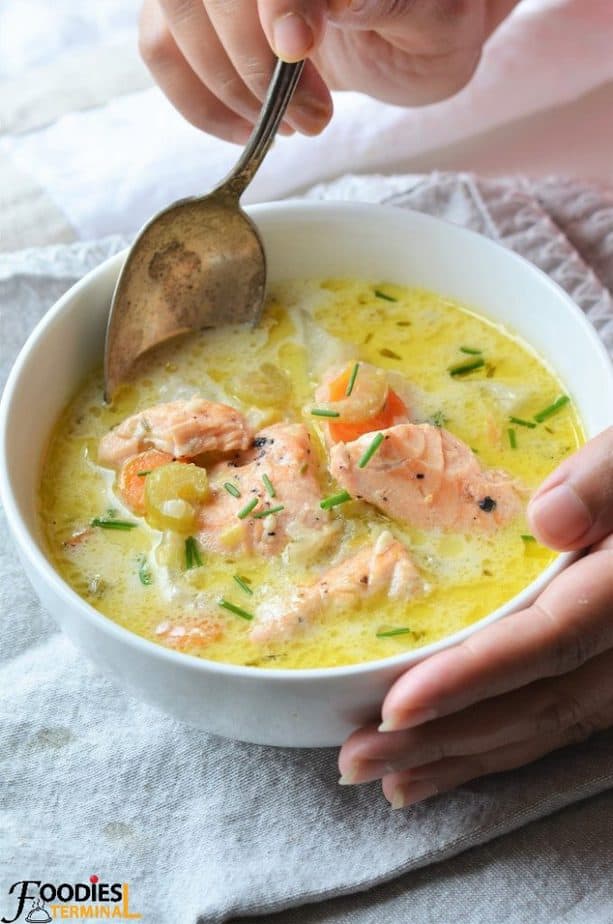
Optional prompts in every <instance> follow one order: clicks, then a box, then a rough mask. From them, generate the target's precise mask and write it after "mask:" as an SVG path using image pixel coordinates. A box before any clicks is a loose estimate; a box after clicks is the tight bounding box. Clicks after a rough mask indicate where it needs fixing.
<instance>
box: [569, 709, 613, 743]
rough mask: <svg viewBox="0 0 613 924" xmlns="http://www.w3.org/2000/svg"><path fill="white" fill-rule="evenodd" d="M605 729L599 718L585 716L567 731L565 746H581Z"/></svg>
mask: <svg viewBox="0 0 613 924" xmlns="http://www.w3.org/2000/svg"><path fill="white" fill-rule="evenodd" d="M604 727H605V725H604V723H603V722H601V721H600V720H599V718H598V717H597V716H583V717H582V718H580V719H579V720H578V721H577V722H575V723H574V724H573V725H571V726H570V727H569V728H567V729H566V734H565V744H581V742H582V741H587V739H588V738H591V737H592V735H595V734H596V733H597V732H599V731H602V730H603V728H604Z"/></svg>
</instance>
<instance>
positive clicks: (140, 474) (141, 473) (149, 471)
mask: <svg viewBox="0 0 613 924" xmlns="http://www.w3.org/2000/svg"><path fill="white" fill-rule="evenodd" d="M152 471H153V469H152V468H146V469H144V470H143V471H142V472H137V473H136V474H137V475H138V477H139V478H144V477H145V476H146V475H150V474H151V472H152Z"/></svg>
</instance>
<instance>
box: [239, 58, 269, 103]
mask: <svg viewBox="0 0 613 924" xmlns="http://www.w3.org/2000/svg"><path fill="white" fill-rule="evenodd" d="M267 64H268V62H264V61H262V60H261V59H260V58H244V59H243V61H242V62H241V66H240V70H241V75H242V78H243V80H244V82H245V83H246V84H247V86H248V87H249V89H250V90H251V91H252V93H254V94H255V95H256V96H257V97H258V99H263V98H264V96H265V95H266V91H267V90H268V84H269V83H270V68H269V67H268V66H267Z"/></svg>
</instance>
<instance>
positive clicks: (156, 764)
mask: <svg viewBox="0 0 613 924" xmlns="http://www.w3.org/2000/svg"><path fill="white" fill-rule="evenodd" d="M313 195H314V196H316V197H328V198H339V197H341V198H347V197H350V198H361V199H367V200H371V201H382V200H386V201H388V202H390V203H393V204H396V205H397V206H398V207H400V208H407V207H410V208H418V209H421V210H423V211H428V212H430V213H432V214H436V215H440V216H441V217H444V218H447V219H449V220H452V221H456V222H459V223H461V224H465V225H467V226H469V227H472V228H475V229H476V230H479V231H481V232H482V233H485V234H488V235H490V236H493V237H495V238H497V239H498V240H499V241H500V242H501V243H503V244H505V245H507V246H510V247H513V248H514V249H516V250H518V251H519V252H520V253H523V254H524V255H526V256H527V257H528V258H529V259H531V260H532V261H533V262H535V263H537V264H538V265H540V266H541V267H542V268H544V269H545V270H546V271H547V272H548V273H549V274H550V275H551V276H552V277H553V278H555V279H556V280H557V281H558V282H559V283H560V284H561V285H563V286H564V287H565V288H566V289H567V291H569V292H570V294H571V295H572V296H573V297H574V298H575V300H576V301H577V302H578V304H579V305H580V306H581V307H582V308H583V310H584V311H586V313H587V315H588V316H589V317H590V318H591V320H592V321H593V323H594V324H595V326H596V327H597V329H598V330H599V332H600V335H601V336H602V337H603V339H604V340H605V342H606V343H607V345H608V346H609V348H610V349H613V303H612V299H611V295H610V293H609V291H608V290H607V288H606V286H605V285H604V282H603V280H602V279H601V278H599V277H598V276H597V274H596V273H595V272H594V270H593V269H592V268H591V266H590V252H591V249H592V247H593V246H594V249H595V252H596V253H597V259H598V261H600V262H601V263H602V261H603V254H604V248H603V244H602V240H601V237H602V236H597V235H595V233H594V224H595V223H596V225H597V224H598V223H600V222H602V217H601V214H602V211H603V209H605V210H606V208H607V206H606V203H605V205H603V202H602V199H601V198H600V197H599V195H598V194H597V191H596V190H594V189H592V188H584V187H581V186H577V185H575V186H574V188H573V190H572V194H571V189H570V188H569V185H568V183H561V182H560V183H557V184H556V181H550V182H549V183H548V185H547V187H546V189H545V190H544V192H543V194H542V196H540V195H539V187H536V186H534V185H533V184H530V183H529V182H527V181H521V180H509V181H492V180H489V181H484V180H479V179H476V178H475V177H472V176H468V175H465V176H464V175H461V176H457V175H444V174H443V175H434V176H429V177H406V176H405V177H392V178H381V177H375V178H364V177H362V178H352V177H348V178H344V179H343V180H341V181H339V182H338V183H336V184H333V185H332V186H331V187H326V188H322V187H320V188H318V189H316V190H314V191H313ZM545 201H546V202H547V203H548V207H547V209H545V208H544V207H543V205H542V204H541V202H545ZM581 203H583V206H582V207H580V205H581ZM554 212H555V220H554V218H553V217H552V215H553V214H554ZM562 226H566V227H568V228H569V229H572V232H573V236H574V239H575V240H577V241H578V242H581V247H582V255H581V254H580V253H579V252H578V250H577V249H576V248H575V247H574V246H573V245H572V244H571V242H570V240H569V237H567V236H566V235H565V234H564V233H563V232H562V231H561V230H560V228H561V227H562ZM123 243H124V239H122V238H119V237H116V238H112V239H107V240H105V241H100V242H94V243H90V244H73V245H69V246H65V245H58V246H56V247H53V248H48V249H40V250H39V249H33V250H30V251H23V252H21V253H18V254H13V255H11V254H5V255H0V307H1V310H2V329H3V337H2V340H1V343H0V350H1V351H2V355H1V357H0V358H1V361H2V366H1V369H2V374H3V375H4V374H5V373H6V371H7V368H8V364H9V363H10V362H11V361H12V359H13V358H14V355H15V352H16V351H17V349H18V347H19V346H20V344H21V343H22V342H23V340H24V338H25V336H26V335H27V333H28V331H29V330H30V329H31V327H32V325H33V324H34V323H35V321H36V320H37V319H38V318H39V317H40V316H42V314H44V312H45V311H46V310H47V308H48V307H49V305H50V304H51V302H52V301H53V300H54V299H55V298H56V297H57V296H58V295H59V294H60V293H61V292H62V291H64V290H65V289H66V288H67V287H68V286H69V285H70V284H71V283H72V282H73V281H75V280H76V279H77V278H78V277H79V276H81V275H82V274H83V273H84V272H86V271H87V270H88V269H90V268H91V267H92V266H94V265H96V264H97V263H98V262H100V260H101V259H103V258H104V257H105V256H107V255H108V254H110V253H112V252H115V251H116V250H118V249H119V248H120V247H121V246H122V244H123ZM0 611H1V614H2V618H1V619H0V639H1V641H0V657H1V660H0V688H1V689H2V691H3V695H2V701H1V704H0V709H1V711H2V720H1V724H0V780H3V781H4V782H3V783H2V784H1V787H2V789H1V794H0V798H1V802H2V805H1V809H2V814H1V816H0V818H1V825H2V853H1V855H0V908H1V909H2V914H4V915H5V916H7V917H10V913H9V914H7V911H9V912H10V907H12V906H10V907H8V908H7V910H5V906H6V902H7V890H8V888H9V886H10V884H11V883H13V882H15V881H16V880H20V879H24V878H36V879H38V878H41V879H43V880H44V881H49V882H64V881H73V880H77V881H87V878H88V877H89V875H91V874H95V875H98V876H100V878H101V879H103V880H105V881H121V882H124V881H125V882H129V884H130V902H131V910H132V911H134V912H140V913H141V914H142V915H143V920H144V921H146V922H152V924H177V922H181V924H196V922H198V924H205V922H206V924H214V922H222V921H228V920H231V919H232V918H233V917H236V916H239V915H242V916H248V915H258V914H259V915H264V916H265V917H268V916H269V915H270V914H272V913H273V912H274V911H278V910H282V909H287V908H296V907H297V906H300V905H304V904H306V903H313V902H318V901H322V900H324V899H328V898H332V897H334V896H339V895H346V894H349V893H356V892H360V891H363V890H366V889H370V888H373V887H375V886H377V885H381V884H383V883H386V882H389V881H391V880H393V879H395V878H396V877H399V876H401V875H402V874H404V873H407V872H408V871H410V870H414V869H417V868H419V867H424V866H426V865H428V864H432V863H435V862H439V861H441V860H444V859H445V858H448V857H451V856H452V855H454V854H457V853H459V852H460V851H463V850H466V849H467V848H470V847H474V846H476V845H479V844H483V843H484V842H486V841H489V840H491V839H492V838H495V837H497V836H498V835H500V834H502V833H505V832H509V831H513V830H514V829H516V828H519V827H520V826H522V825H525V824H526V823H527V822H530V821H532V820H534V819H538V818H541V817H543V816H545V815H548V814H549V813H551V812H554V811H557V810H558V809H561V808H563V807H564V806H567V805H569V804H571V803H577V802H580V801H581V800H584V799H586V798H588V797H590V796H593V795H595V794H597V793H599V792H602V791H604V790H606V789H609V788H611V787H613V732H608V733H604V734H601V735H599V736H597V737H595V738H593V739H591V740H590V741H588V742H587V743H585V744H582V745H580V746H576V747H573V748H568V749H565V750H561V751H558V752H556V753H554V754H551V755H549V756H548V757H546V758H544V759H542V760H540V761H538V762H537V763H535V764H532V765H530V766H528V767H524V768H522V769H520V770H516V771H514V772H511V773H505V774H501V775H498V776H495V777H489V778H487V779H482V780H478V781H475V782H473V783H470V784H468V785H465V786H463V787H461V788H460V789H459V790H457V791H456V792H454V793H450V794H447V795H441V796H439V797H436V798H434V799H431V800H429V801H428V802H426V803H424V804H421V805H418V806H416V807H414V808H412V809H410V810H407V811H400V812H392V811H390V809H389V806H388V805H387V803H386V802H385V800H384V799H383V797H382V796H381V793H380V790H379V787H378V785H377V784H372V785H368V786H359V787H343V788H341V787H339V786H338V785H337V782H336V781H337V776H338V773H337V769H336V753H335V751H334V750H331V749H323V750H311V751H309V750H307V751H298V750H290V749H282V748H281V749H278V748H277V749H273V748H266V747H259V746H255V745H249V744H243V743H240V742H234V741H227V740H222V739H220V738H216V737H213V736H210V735H207V734H205V733H204V732H201V731H199V730H194V729H192V728H189V727H186V726H183V725H180V724H179V723H177V722H175V721H173V720H172V719H170V718H167V717H166V716H164V715H160V714H159V713H157V712H155V711H154V710H153V709H152V708H151V707H149V706H146V705H143V704H141V703H139V702H137V701H135V700H134V699H133V698H132V697H130V696H129V695H128V694H126V693H125V692H124V691H123V690H122V689H120V688H118V687H117V686H116V684H115V683H114V682H112V681H111V680H109V679H107V678H106V677H101V676H99V675H98V674H97V672H96V670H95V669H94V667H93V666H91V665H90V664H89V663H88V662H85V661H84V659H83V658H82V657H81V655H80V654H79V652H77V651H76V650H75V649H74V648H73V647H72V645H71V643H70V642H68V640H67V639H65V638H64V637H63V636H62V635H61V634H60V633H59V632H58V630H57V629H56V627H55V626H54V624H53V622H52V620H51V619H50V617H49V616H48V615H47V614H46V613H45V612H44V611H43V610H42V608H41V606H40V605H39V603H38V602H37V600H36V599H35V597H34V594H33V592H32V591H31V589H30V587H29V585H28V583H27V578H26V575H25V574H24V573H23V570H22V568H21V566H20V564H19V563H18V561H17V559H16V557H15V554H14V551H13V549H12V547H11V542H10V539H9V535H8V531H7V527H6V524H5V523H4V522H2V526H1V528H0ZM579 810H580V808H576V809H574V810H573V811H579ZM573 817H574V816H573ZM586 817H587V816H586ZM588 835H589V832H587V831H586V836H588ZM472 887H473V888H474V883H473V886H472ZM389 888H390V889H392V888H393V886H389ZM465 897H466V900H467V904H466V907H465V908H462V917H463V920H465V921H468V922H470V921H471V917H470V896H469V895H467V896H465ZM382 900H383V899H382ZM454 907H455V908H456V909H457V908H458V907H459V905H458V901H457V900H456V902H455V905H454ZM524 911H525V905H522V906H521V909H520V908H519V906H518V916H517V917H516V918H513V917H511V916H509V918H508V920H509V921H517V922H520V921H525V920H526V919H527V918H526V917H522V916H521V915H522V914H524ZM371 912H372V908H371V909H369V908H368V907H366V906H365V908H364V921H365V922H366V921H375V920H376V921H379V920H382V921H385V920H386V919H385V918H377V917H376V916H375V917H372V916H371V917H367V916H366V915H367V914H370V913H371ZM360 916H361V913H360V911H359V909H357V910H356V909H354V911H353V913H352V916H351V920H352V922H354V921H355V922H360ZM322 919H323V918H322ZM529 919H531V920H532V919H534V920H536V916H534V917H533V916H532V915H530V917H529ZM390 920H391V919H390ZM412 920H413V922H414V924H421V922H422V921H423V922H426V921H428V920H432V918H429V917H426V916H425V913H424V916H421V917H419V918H418V917H412ZM539 920H540V919H539ZM552 920H553V919H552Z"/></svg>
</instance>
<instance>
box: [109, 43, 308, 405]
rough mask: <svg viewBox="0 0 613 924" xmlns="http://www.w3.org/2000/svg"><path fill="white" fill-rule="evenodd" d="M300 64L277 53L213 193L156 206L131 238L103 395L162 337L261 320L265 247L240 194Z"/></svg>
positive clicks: (115, 303)
mask: <svg viewBox="0 0 613 924" xmlns="http://www.w3.org/2000/svg"><path fill="white" fill-rule="evenodd" d="M303 64H304V62H302V61H300V62H298V63H297V64H286V63H285V62H282V61H278V62H277V65H276V67H275V71H274V74H273V76H272V80H271V83H270V87H269V88H268V94H267V96H266V100H265V101H264V105H263V107H262V112H261V114H260V118H259V119H258V122H257V124H256V126H255V128H254V129H253V133H252V135H251V137H250V139H249V141H248V142H247V145H246V147H245V150H244V151H243V154H242V156H241V157H240V159H239V161H238V163H237V164H236V166H235V167H234V170H232V172H231V173H230V175H229V176H228V177H226V179H225V180H224V181H223V182H222V183H220V185H219V186H217V187H216V188H215V189H214V190H213V192H211V193H210V194H209V195H208V196H198V197H196V196H194V197H192V198H189V199H180V200H179V201H178V202H175V203H174V204H173V205H171V206H169V207H168V208H165V209H164V210H163V211H161V212H159V213H158V214H157V215H156V216H155V217H154V218H152V219H151V221H149V222H148V223H147V224H146V225H145V227H144V228H143V229H142V231H141V232H140V233H139V235H138V237H137V238H136V240H135V241H134V243H133V244H132V247H131V249H130V252H129V253H128V256H127V259H126V262H125V264H124V266H123V269H122V270H121V273H120V275H119V279H118V280H117V285H116V287H115V292H114V294H113V301H112V303H111V311H110V314H109V320H108V326H107V331H106V344H105V351H104V393H105V398H106V400H107V401H110V400H112V397H113V394H114V392H115V390H116V388H117V386H118V385H120V384H121V383H122V382H125V381H127V380H128V379H129V377H130V373H131V371H132V369H133V367H134V364H135V362H136V360H137V359H138V358H139V357H140V356H142V355H143V353H145V352H147V350H150V349H152V347H155V346H157V345H158V344H160V343H163V342H164V341H165V340H169V339H170V338H171V337H176V336H177V335H178V334H183V333H187V332H189V331H193V330H202V329H203V328H207V327H220V326H222V325H225V324H237V323H243V322H247V321H252V322H254V323H255V322H257V321H258V319H259V317H260V313H261V310H262V305H263V302H264V294H265V286H266V256H265V254H264V248H263V246H262V241H261V240H260V237H259V235H258V232H257V230H256V228H255V225H254V224H253V222H252V221H251V219H249V218H248V217H247V215H246V214H245V213H244V212H243V210H242V209H241V208H240V205H239V200H240V197H241V196H242V194H243V192H244V191H245V189H246V188H247V186H248V185H249V183H250V182H251V180H252V179H253V177H254V176H255V173H256V171H257V169H258V167H259V166H260V164H261V163H262V161H263V159H264V157H265V156H266V153H267V151H268V149H269V148H270V145H271V144H272V141H273V139H274V136H275V133H276V131H277V128H278V127H279V124H280V122H281V120H282V118H283V116H284V114H285V111H286V109H287V107H288V105H289V102H290V100H291V98H292V94H293V92H294V89H295V88H296V84H297V83H298V81H299V79H300V74H301V72H302V68H303ZM178 169H180V167H178Z"/></svg>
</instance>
